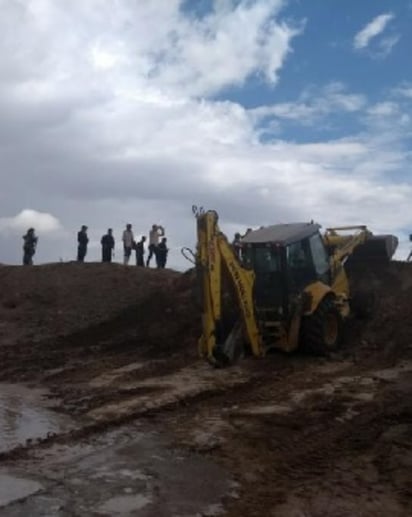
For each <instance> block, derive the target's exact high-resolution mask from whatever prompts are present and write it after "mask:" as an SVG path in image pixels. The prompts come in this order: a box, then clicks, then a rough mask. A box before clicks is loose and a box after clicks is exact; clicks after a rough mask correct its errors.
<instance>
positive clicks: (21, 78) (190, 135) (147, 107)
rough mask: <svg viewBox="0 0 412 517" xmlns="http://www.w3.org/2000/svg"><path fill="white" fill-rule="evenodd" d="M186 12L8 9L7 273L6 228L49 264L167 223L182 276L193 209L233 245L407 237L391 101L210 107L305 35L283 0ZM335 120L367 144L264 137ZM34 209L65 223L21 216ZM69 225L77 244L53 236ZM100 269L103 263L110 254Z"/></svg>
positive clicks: (275, 68) (75, 6)
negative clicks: (279, 236)
mask: <svg viewBox="0 0 412 517" xmlns="http://www.w3.org/2000/svg"><path fill="white" fill-rule="evenodd" d="M181 5H182V2H179V1H177V0H170V1H167V2H166V1H164V0H150V1H149V0H142V1H139V2H128V1H127V0H90V1H87V2H84V0H81V1H80V0H72V1H71V2H67V3H64V5H63V3H61V2H54V1H51V0H41V1H40V0H31V2H21V1H17V0H0V7H1V10H2V12H4V13H7V16H4V17H1V18H0V31H1V34H2V38H0V52H1V55H2V56H3V58H2V60H1V61H0V92H1V95H0V113H1V117H0V175H1V181H2V185H5V186H6V187H7V188H3V189H1V190H0V207H1V209H0V210H1V211H0V217H2V219H1V224H2V228H3V232H1V233H2V234H1V235H0V240H1V257H0V260H1V261H2V262H8V261H10V262H13V261H16V260H17V259H16V257H18V256H19V254H20V247H19V245H20V241H19V242H17V239H15V238H13V239H11V241H7V242H8V243H7V244H6V245H4V239H5V238H6V237H5V236H4V235H5V228H8V229H9V230H8V231H9V232H11V231H12V229H13V228H14V229H13V232H15V231H25V230H26V229H27V228H28V227H29V226H34V227H35V228H36V230H37V231H38V232H39V233H40V237H41V238H40V241H39V250H38V255H36V257H37V260H38V261H39V262H40V261H46V260H58V258H59V257H60V256H62V257H63V258H64V259H69V258H70V259H72V258H73V257H74V256H75V249H76V231H77V230H78V228H79V227H80V225H81V224H87V225H88V226H89V236H90V239H91V243H98V242H99V240H100V237H101V235H102V234H103V232H105V231H106V229H107V228H108V227H113V228H114V230H115V235H116V237H117V239H118V241H119V235H120V232H121V231H122V229H123V228H124V225H125V224H126V223H127V222H132V223H133V225H134V229H135V231H136V233H137V234H142V233H146V234H147V231H148V229H149V228H150V227H151V225H152V224H153V223H154V222H158V223H163V224H164V225H165V226H166V231H167V236H168V238H169V243H170V246H171V248H172V252H171V254H170V265H171V266H174V267H177V266H181V265H182V263H181V261H180V260H181V259H180V254H179V253H178V248H179V246H180V245H189V246H192V245H193V244H194V241H195V221H194V220H193V218H192V216H191V211H190V208H191V206H192V204H203V205H204V206H205V207H207V208H216V209H217V210H218V211H219V213H220V215H221V223H222V226H223V229H224V230H225V231H229V232H232V230H233V229H234V228H240V229H242V228H245V227H247V226H257V225H260V224H269V223H273V222H276V221H285V222H287V221H293V220H310V219H312V218H314V219H317V220H318V221H319V222H321V223H322V224H324V225H325V226H326V225H336V224H346V223H348V224H349V223H367V224H369V225H370V226H371V227H372V229H373V230H376V231H397V229H399V228H405V227H407V225H408V224H410V220H409V214H410V211H409V206H410V199H411V197H412V186H411V184H410V181H408V180H405V179H404V176H402V172H403V171H407V170H410V159H411V158H410V154H409V150H408V147H407V142H406V140H405V139H406V138H407V135H408V134H409V132H410V130H411V127H410V125H409V126H408V125H407V126H403V127H402V128H401V127H400V126H399V124H398V121H397V114H393V115H392V114H390V111H391V110H390V107H388V106H386V104H385V103H387V102H389V101H390V100H391V99H392V98H391V97H390V98H389V100H388V99H386V98H382V99H381V100H380V103H379V104H377V105H376V106H374V107H373V106H372V107H369V106H368V101H367V99H366V98H365V96H364V95H361V94H359V93H356V92H351V91H349V90H348V89H347V88H345V87H344V86H343V85H342V84H340V83H332V84H330V85H327V86H325V87H323V88H321V87H319V88H315V87H312V88H309V89H306V91H305V92H304V93H303V94H302V95H301V96H299V97H298V99H297V101H296V102H290V103H283V104H275V105H273V106H261V107H258V108H257V109H256V110H247V109H245V108H244V107H243V106H242V105H240V104H238V103H235V102H228V101H217V100H214V99H213V98H212V94H215V93H220V94H221V95H222V91H224V89H225V88H226V87H227V86H228V85H239V84H242V82H245V81H246V80H247V78H248V77H249V76H250V75H253V76H254V78H255V79H256V80H261V81H269V82H271V83H272V84H273V83H274V82H276V79H277V76H278V75H279V72H280V70H281V67H282V66H283V63H284V60H285V58H287V54H288V52H289V49H290V47H291V45H292V44H293V41H294V40H293V37H294V36H293V35H294V34H295V32H296V29H295V28H294V27H292V26H291V25H290V24H287V23H285V22H284V21H283V20H282V12H281V6H282V2H281V1H280V0H279V1H275V0H270V1H269V0H255V1H252V0H243V1H240V2H239V1H238V2H231V1H224V2H221V1H219V2H215V6H216V9H215V10H214V11H212V12H210V13H209V14H207V15H206V16H204V17H203V18H201V19H195V18H194V17H193V16H191V15H188V14H187V13H186V14H185V13H184V12H182V10H181V9H180V6H181ZM401 86H402V88H409V85H401ZM397 100H398V99H397ZM406 104H407V103H406ZM385 106H386V107H385ZM399 106H400V108H399V110H400V112H402V114H403V115H407V111H406V110H405V109H404V107H403V105H402V100H401V99H399ZM368 109H370V110H371V112H370V114H367V110H368ZM373 112H374V114H373V115H372V113H373ZM333 114H337V115H347V116H349V115H350V116H354V117H356V118H357V120H359V118H361V119H362V117H365V118H366V121H365V126H364V129H363V131H362V132H359V131H356V132H355V131H353V132H352V133H350V132H349V131H348V133H349V134H348V136H347V137H346V138H336V137H334V138H332V137H329V138H324V139H323V140H322V141H320V142H318V143H307V144H299V143H295V142H293V141H289V140H287V139H284V138H283V139H282V138H281V137H279V138H278V139H274V138H273V135H271V140H270V141H265V142H262V141H261V139H260V130H261V127H260V122H261V121H262V119H264V118H265V117H266V118H270V117H273V118H274V119H275V124H277V125H278V126H279V128H280V129H282V127H283V124H284V122H285V120H288V121H291V120H292V121H296V122H298V123H301V122H302V123H312V124H313V123H314V122H317V123H319V124H322V127H324V126H326V125H327V124H328V121H329V116H330V115H333ZM398 118H399V117H398ZM372 119H373V120H372ZM405 123H406V124H410V122H408V121H406V122H405ZM281 134H282V133H280V135H281ZM335 134H336V133H335ZM402 178H403V179H402ZM26 206H36V207H41V210H42V214H43V215H45V216H49V217H51V218H53V217H54V218H55V219H54V220H53V219H51V220H50V219H47V218H46V220H45V219H44V218H43V219H39V213H36V212H34V216H33V212H32V213H31V216H30V217H29V216H28V215H27V212H26V211H23V212H22V213H20V214H19V212H20V211H21V210H22V207H26ZM16 213H18V216H16V217H14V218H13V217H10V216H9V214H16ZM22 214H25V215H24V217H23V216H22ZM51 214H53V215H51ZM29 215H30V212H29ZM56 219H57V222H56ZM16 220H17V221H19V226H18V229H16V228H17V227H16ZM41 221H42V222H41ZM45 221H46V223H45ZM47 221H48V222H47ZM53 221H54V222H53ZM59 221H61V225H62V226H64V228H65V229H66V232H67V233H66V232H64V234H63V231H58V232H56V233H50V234H47V235H43V233H46V232H47V231H49V230H50V232H51V229H53V228H57V227H58V224H59ZM59 239H60V240H59ZM10 242H11V244H10ZM50 242H51V244H50ZM13 246H15V248H13ZM16 250H17V251H16ZM117 256H118V258H120V259H121V246H118V248H117ZM88 259H89V260H99V259H100V257H99V248H98V246H96V247H92V246H91V249H90V252H89V255H88Z"/></svg>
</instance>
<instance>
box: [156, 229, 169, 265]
mask: <svg viewBox="0 0 412 517" xmlns="http://www.w3.org/2000/svg"><path fill="white" fill-rule="evenodd" d="M166 243H167V239H166V237H163V239H162V240H161V242H160V244H158V246H157V250H156V263H157V267H158V268H165V267H166V261H167V254H168V252H169V249H168V247H167V244H166Z"/></svg>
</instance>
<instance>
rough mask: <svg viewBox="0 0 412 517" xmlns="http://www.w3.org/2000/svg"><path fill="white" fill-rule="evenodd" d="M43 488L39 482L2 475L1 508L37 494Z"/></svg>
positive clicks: (0, 489)
mask: <svg viewBox="0 0 412 517" xmlns="http://www.w3.org/2000/svg"><path fill="white" fill-rule="evenodd" d="M42 488H43V487H42V485H41V484H40V483H37V481H32V480H31V479H23V478H19V477H15V476H13V475H11V474H0V508H1V507H2V506H7V505H8V504H10V503H12V502H14V501H18V500H19V499H23V498H25V497H28V496H29V495H32V494H35V493H36V492H39V491H40V490H41V489H42Z"/></svg>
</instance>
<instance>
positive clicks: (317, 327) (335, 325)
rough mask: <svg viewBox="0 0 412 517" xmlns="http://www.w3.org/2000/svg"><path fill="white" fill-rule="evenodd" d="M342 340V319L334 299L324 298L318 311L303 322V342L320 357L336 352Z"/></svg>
mask: <svg viewBox="0 0 412 517" xmlns="http://www.w3.org/2000/svg"><path fill="white" fill-rule="evenodd" d="M341 339H342V317H341V315H340V312H339V310H338V308H337V307H336V304H335V303H334V299H333V298H332V297H331V296H328V297H326V298H324V299H323V300H322V301H321V302H320V303H319V305H318V308H317V309H316V311H315V312H314V313H313V314H311V315H310V316H305V317H304V319H303V322H302V341H303V345H304V347H305V348H306V349H307V350H310V351H311V352H312V353H315V354H318V355H327V354H329V353H331V352H334V351H336V349H337V348H338V347H339V345H340V342H341Z"/></svg>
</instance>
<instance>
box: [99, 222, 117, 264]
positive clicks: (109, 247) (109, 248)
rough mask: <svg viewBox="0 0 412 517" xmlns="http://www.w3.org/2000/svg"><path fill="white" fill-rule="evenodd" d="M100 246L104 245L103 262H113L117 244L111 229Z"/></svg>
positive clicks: (102, 239)
mask: <svg viewBox="0 0 412 517" xmlns="http://www.w3.org/2000/svg"><path fill="white" fill-rule="evenodd" d="M100 244H101V245H102V262H111V261H112V255H113V250H114V244H115V243H114V237H113V230H112V229H111V228H109V229H108V230H107V233H106V235H103V237H102V238H101V241H100Z"/></svg>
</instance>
